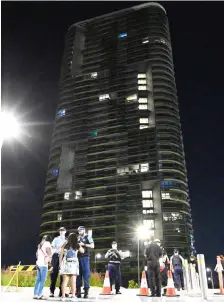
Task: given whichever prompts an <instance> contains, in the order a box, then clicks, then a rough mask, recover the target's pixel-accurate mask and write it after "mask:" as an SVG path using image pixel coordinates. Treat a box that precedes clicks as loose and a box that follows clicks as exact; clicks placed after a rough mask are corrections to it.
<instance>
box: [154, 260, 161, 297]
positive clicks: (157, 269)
mask: <svg viewBox="0 0 224 302" xmlns="http://www.w3.org/2000/svg"><path fill="white" fill-rule="evenodd" d="M155 284H156V296H157V297H161V276H160V265H159V263H158V262H157V263H155Z"/></svg>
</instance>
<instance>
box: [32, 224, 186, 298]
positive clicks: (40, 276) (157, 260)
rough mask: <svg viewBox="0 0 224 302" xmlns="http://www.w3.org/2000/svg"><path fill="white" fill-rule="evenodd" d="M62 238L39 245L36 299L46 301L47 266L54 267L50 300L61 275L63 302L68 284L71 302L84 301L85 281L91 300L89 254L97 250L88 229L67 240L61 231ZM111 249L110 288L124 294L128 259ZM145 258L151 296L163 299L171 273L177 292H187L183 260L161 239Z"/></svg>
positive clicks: (44, 240) (114, 245)
mask: <svg viewBox="0 0 224 302" xmlns="http://www.w3.org/2000/svg"><path fill="white" fill-rule="evenodd" d="M59 234H60V235H59V236H57V237H55V238H54V240H53V241H52V240H51V238H50V236H49V235H45V236H44V237H43V238H42V241H41V243H40V244H39V245H38V249H37V253H36V257H37V261H36V266H37V279H36V283H35V287H34V297H33V298H34V299H38V300H43V299H46V298H45V297H44V296H43V288H44V284H45V281H46V278H47V274H48V266H49V264H51V266H52V271H51V284H50V297H54V295H55V288H56V281H57V278H58V274H60V285H59V290H60V291H59V297H61V301H65V298H66V297H68V296H69V294H68V293H66V289H67V286H68V282H69V279H70V285H71V292H70V293H71V298H70V300H71V301H76V300H77V299H78V298H81V287H82V281H84V298H88V294H89V281H90V261H89V258H90V250H91V249H94V241H93V238H92V236H89V235H87V234H86V230H85V227H83V226H80V227H79V228H78V229H77V233H70V234H69V236H68V238H66V237H65V234H66V229H65V228H64V227H61V228H60V229H59ZM111 247H112V248H111V249H109V250H108V251H107V253H106V255H105V259H107V261H108V273H109V278H110V286H111V291H112V284H113V282H114V281H115V293H116V294H121V292H120V286H121V270H120V265H121V261H122V259H124V258H126V257H129V255H125V253H124V252H122V251H121V250H118V248H117V243H116V242H115V241H113V242H112V246H111ZM144 255H145V257H146V261H147V279H148V283H149V287H150V290H151V294H152V296H156V297H160V296H161V287H162V286H163V287H166V286H167V273H168V270H169V269H170V270H171V271H172V273H173V277H174V282H175V286H176V288H177V289H178V290H180V288H182V289H184V278H183V264H184V259H183V258H182V256H181V255H180V254H179V252H178V250H176V249H175V250H174V254H173V256H172V257H171V258H170V260H169V257H168V255H167V253H166V251H165V249H164V248H162V247H161V242H160V240H159V239H155V240H153V241H151V242H148V243H147V244H146V246H145V252H144Z"/></svg>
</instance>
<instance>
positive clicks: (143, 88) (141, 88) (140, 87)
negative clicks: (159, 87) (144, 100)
mask: <svg viewBox="0 0 224 302" xmlns="http://www.w3.org/2000/svg"><path fill="white" fill-rule="evenodd" d="M146 89H147V87H146V86H138V90H146Z"/></svg>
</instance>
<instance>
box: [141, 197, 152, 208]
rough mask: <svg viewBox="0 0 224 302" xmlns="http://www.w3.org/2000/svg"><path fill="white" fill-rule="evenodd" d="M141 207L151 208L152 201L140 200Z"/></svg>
mask: <svg viewBox="0 0 224 302" xmlns="http://www.w3.org/2000/svg"><path fill="white" fill-rule="evenodd" d="M142 207H143V208H153V201H152V200H151V199H144V200H142Z"/></svg>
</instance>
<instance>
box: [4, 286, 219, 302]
mask: <svg viewBox="0 0 224 302" xmlns="http://www.w3.org/2000/svg"><path fill="white" fill-rule="evenodd" d="M121 291H122V295H112V296H101V295H99V294H100V292H101V289H99V288H93V287H92V288H91V289H90V298H89V299H79V301H80V302H84V301H85V302H96V301H97V302H101V301H102V302H104V301H105V302H107V301H108V302H109V301H114V302H168V301H171V302H204V301H202V298H201V297H200V293H199V292H197V293H192V292H190V293H187V292H185V291H182V292H180V297H172V298H168V297H162V298H150V297H138V296H137V294H138V292H139V290H135V289H124V288H122V290H121ZM215 292H217V290H216V291H215ZM44 294H45V295H48V288H45V289H44ZM32 296H33V288H20V289H19V292H15V289H14V288H12V289H10V291H9V292H1V302H31V301H32V302H33V301H35V300H33V299H32ZM48 301H52V302H53V301H60V299H59V298H48ZM67 301H69V299H67ZM208 301H211V302H223V301H224V296H216V295H214V294H213V291H211V290H209V297H208Z"/></svg>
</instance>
